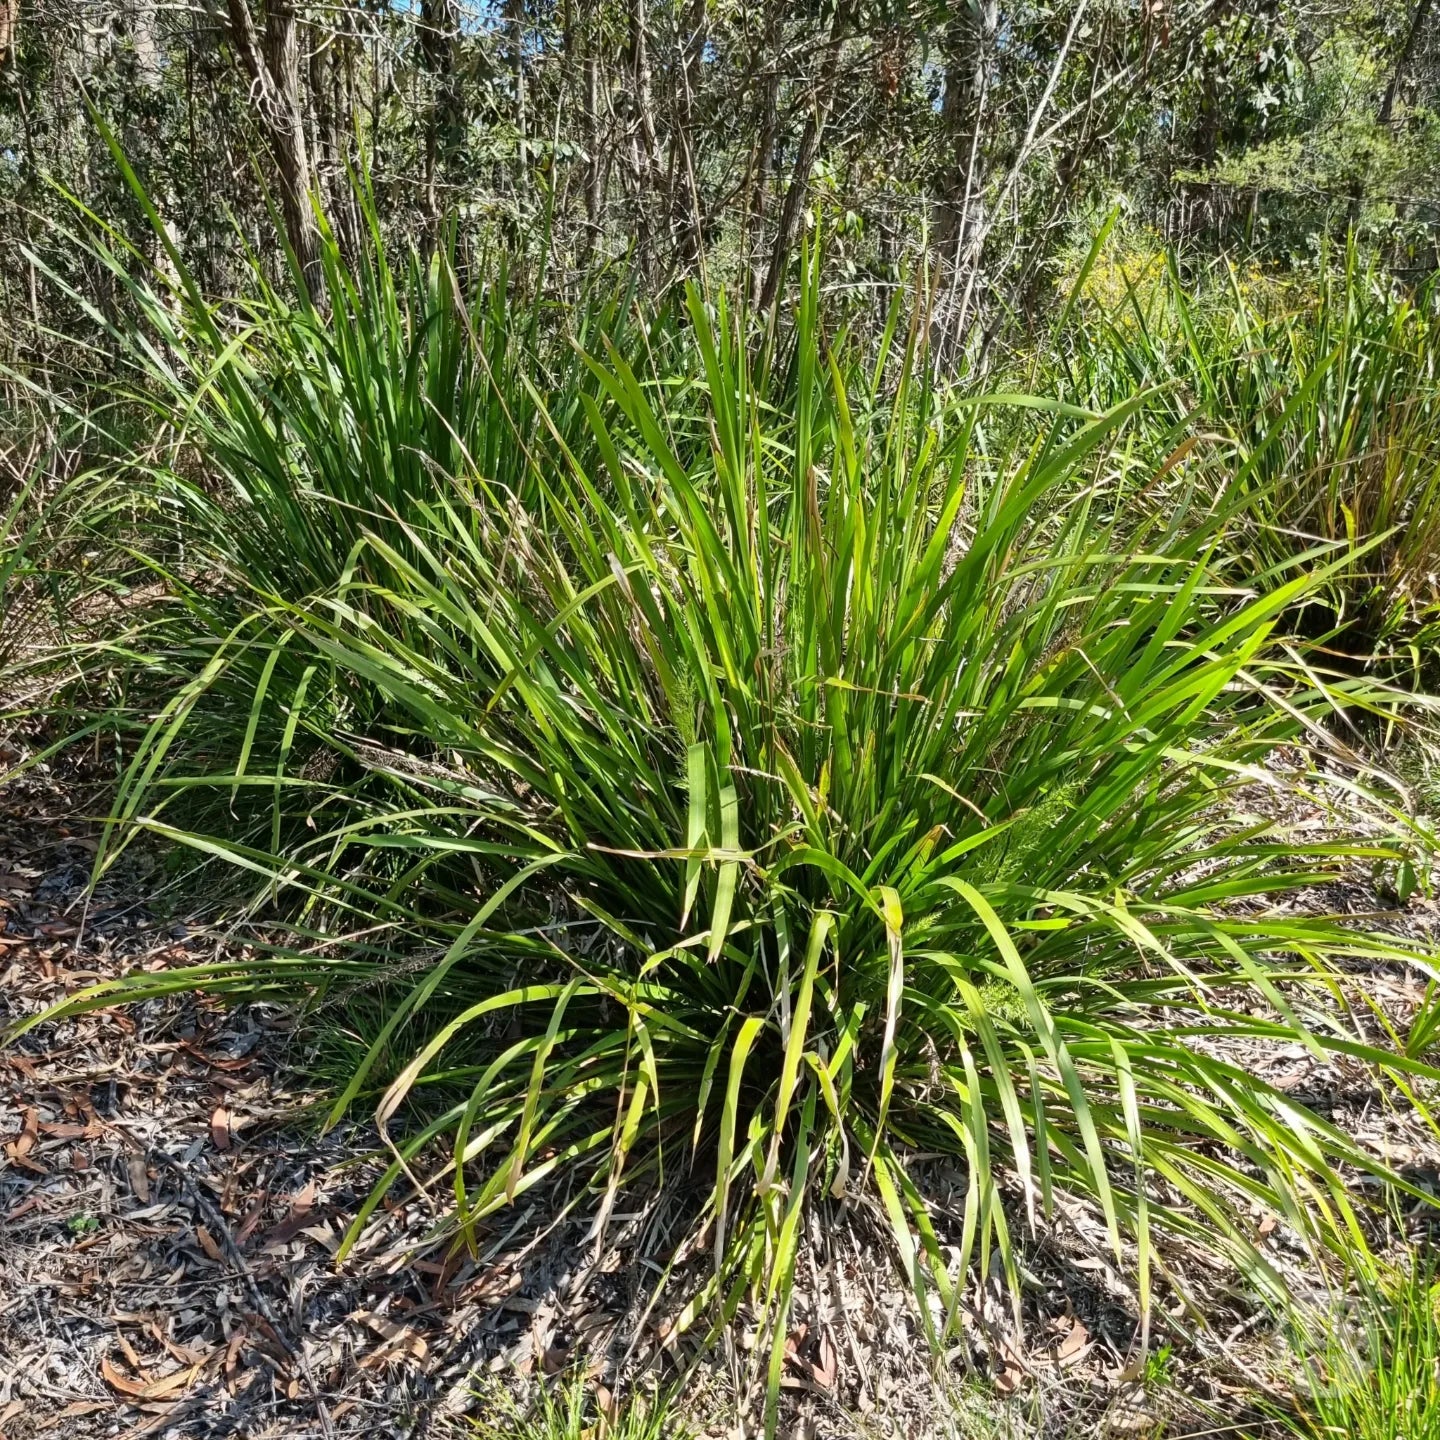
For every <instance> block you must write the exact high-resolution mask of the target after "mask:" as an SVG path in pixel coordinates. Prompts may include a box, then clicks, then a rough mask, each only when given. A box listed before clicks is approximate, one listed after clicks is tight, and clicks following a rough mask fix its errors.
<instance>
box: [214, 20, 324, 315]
mask: <svg viewBox="0 0 1440 1440" xmlns="http://www.w3.org/2000/svg"><path fill="white" fill-rule="evenodd" d="M227 18H228V26H227V29H228V33H229V37H230V43H231V44H232V45H233V47H234V49H235V54H236V57H237V59H238V60H239V62H240V65H241V67H242V69H243V70H244V71H245V73H246V75H247V76H248V77H249V79H250V92H251V96H252V98H253V101H254V104H255V109H256V112H257V114H258V115H259V118H260V123H261V126H262V128H263V130H264V132H265V139H266V142H267V144H268V145H269V147H270V153H271V154H272V156H273V157H274V159H275V168H276V171H277V172H278V175H279V179H280V208H281V212H282V214H283V216H284V220H285V233H286V236H287V238H288V239H289V241H290V248H291V249H292V250H293V251H294V252H295V258H296V260H297V261H298V262H299V265H300V271H301V274H302V276H303V277H304V280H305V284H306V286H307V288H308V289H309V291H310V294H311V296H312V297H313V298H316V299H318V298H319V297H320V294H321V291H322V289H323V281H322V279H321V273H320V234H319V229H318V227H317V226H316V223H315V212H314V209H313V208H312V207H313V200H312V194H313V188H314V186H313V175H312V172H311V168H310V148H309V145H308V143H307V138H306V127H305V111H304V107H303V105H302V103H301V90H300V39H299V33H298V24H297V15H296V9H295V0H267V3H266V5H265V14H264V30H263V31H259V30H257V28H256V24H255V17H254V15H253V14H251V11H250V4H249V0H227Z"/></svg>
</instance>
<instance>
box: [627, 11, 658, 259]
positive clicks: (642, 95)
mask: <svg viewBox="0 0 1440 1440" xmlns="http://www.w3.org/2000/svg"><path fill="white" fill-rule="evenodd" d="M629 59H630V86H631V105H632V124H631V127H630V151H631V168H632V169H633V171H634V178H635V195H634V202H635V211H634V219H635V240H636V244H637V246H638V250H639V256H640V264H641V267H642V269H643V270H646V271H647V272H648V269H649V265H650V261H651V259H652V258H653V249H654V246H653V239H652V236H651V226H650V210H651V208H652V206H653V204H654V201H655V190H656V184H655V180H656V175H657V173H658V172H659V169H660V163H659V153H658V152H659V145H658V142H657V140H656V129H655V100H654V93H653V91H654V86H653V83H652V80H651V73H650V39H649V16H648V14H647V10H646V4H645V0H630V56H629Z"/></svg>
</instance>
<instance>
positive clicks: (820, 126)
mask: <svg viewBox="0 0 1440 1440" xmlns="http://www.w3.org/2000/svg"><path fill="white" fill-rule="evenodd" d="M848 18H849V16H848V11H847V8H846V7H845V6H844V5H837V6H836V8H835V18H834V20H833V21H832V22H831V25H830V39H829V47H828V48H829V53H828V54H827V55H826V57H825V66H824V69H823V71H822V72H821V76H820V84H819V87H818V90H817V93H816V95H815V103H814V105H813V106H812V107H811V110H810V113H809V115H807V116H806V117H805V129H804V131H803V132H802V133H801V136H800V147H799V149H798V150H797V151H796V152H795V165H794V168H793V170H792V171H791V173H790V184H789V185H788V186H787V187H786V190H785V200H784V203H783V204H782V205H781V207H780V221H779V224H778V225H777V226H776V229H775V246H774V249H773V250H772V251H771V252H770V268H769V270H768V271H767V272H766V275H765V283H764V285H762V286H761V288H760V300H759V306H760V309H761V310H768V309H770V307H771V306H772V305H774V303H775V299H776V296H778V295H779V293H780V284H781V282H782V281H783V280H784V278H785V269H786V266H787V265H788V264H789V261H790V247H791V246H792V245H793V244H794V241H795V222H796V220H797V219H798V218H799V215H800V205H801V202H802V201H803V199H804V198H805V192H806V191H807V190H808V189H809V187H810V171H811V169H812V168H813V166H814V164H815V157H816V155H818V154H819V153H820V142H821V140H822V139H823V138H824V135H825V126H826V125H827V124H828V123H829V120H830V110H831V107H832V106H833V105H834V103H835V81H836V76H837V75H838V73H839V70H840V51H841V49H842V48H843V45H844V41H845V29H846V24H847V22H848Z"/></svg>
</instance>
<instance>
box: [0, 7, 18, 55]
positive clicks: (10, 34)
mask: <svg viewBox="0 0 1440 1440" xmlns="http://www.w3.org/2000/svg"><path fill="white" fill-rule="evenodd" d="M19 28H20V0H0V65H3V64H4V63H5V57H6V56H7V55H8V54H9V53H10V47H11V45H12V44H13V43H14V40H15V32H16V31H17V30H18V29H19Z"/></svg>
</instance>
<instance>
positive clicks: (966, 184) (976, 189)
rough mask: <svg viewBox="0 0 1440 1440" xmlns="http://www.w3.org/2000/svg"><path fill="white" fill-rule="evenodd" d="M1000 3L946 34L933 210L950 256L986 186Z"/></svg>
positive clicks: (941, 245) (943, 251)
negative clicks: (942, 153)
mask: <svg viewBox="0 0 1440 1440" xmlns="http://www.w3.org/2000/svg"><path fill="white" fill-rule="evenodd" d="M999 23H1000V17H999V6H998V4H997V3H996V0H986V3H984V4H982V5H980V6H979V7H977V8H976V10H975V11H974V12H973V14H972V16H971V17H970V18H967V19H960V20H956V21H955V22H954V23H953V24H952V25H951V27H950V33H949V34H948V35H947V37H946V42H947V43H946V51H947V55H946V63H945V97H944V100H943V101H942V102H941V108H940V124H941V129H942V133H943V134H944V136H945V142H944V143H945V147H946V154H947V157H948V161H947V164H946V166H945V168H944V170H943V171H942V173H941V175H940V183H939V186H938V187H937V188H938V190H939V203H938V204H937V206H936V214H935V244H936V248H937V250H938V252H939V254H940V256H941V257H942V259H944V258H947V257H948V258H950V259H951V260H952V261H953V259H954V258H955V257H957V256H958V255H959V254H960V252H961V250H962V248H963V247H964V244H965V239H966V236H967V235H968V234H969V232H970V230H971V229H972V228H973V225H972V222H973V221H974V220H975V219H976V218H977V217H976V215H975V211H976V209H977V207H979V206H980V205H981V204H982V203H983V202H982V197H983V195H984V188H985V183H984V182H985V174H984V162H985V153H984V146H983V144H982V141H981V136H982V133H983V126H984V119H985V102H986V96H987V93H988V90H989V84H988V73H987V70H986V67H987V65H988V64H989V61H990V56H991V54H992V53H993V51H994V45H995V36H996V31H997V29H998V28H999Z"/></svg>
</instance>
